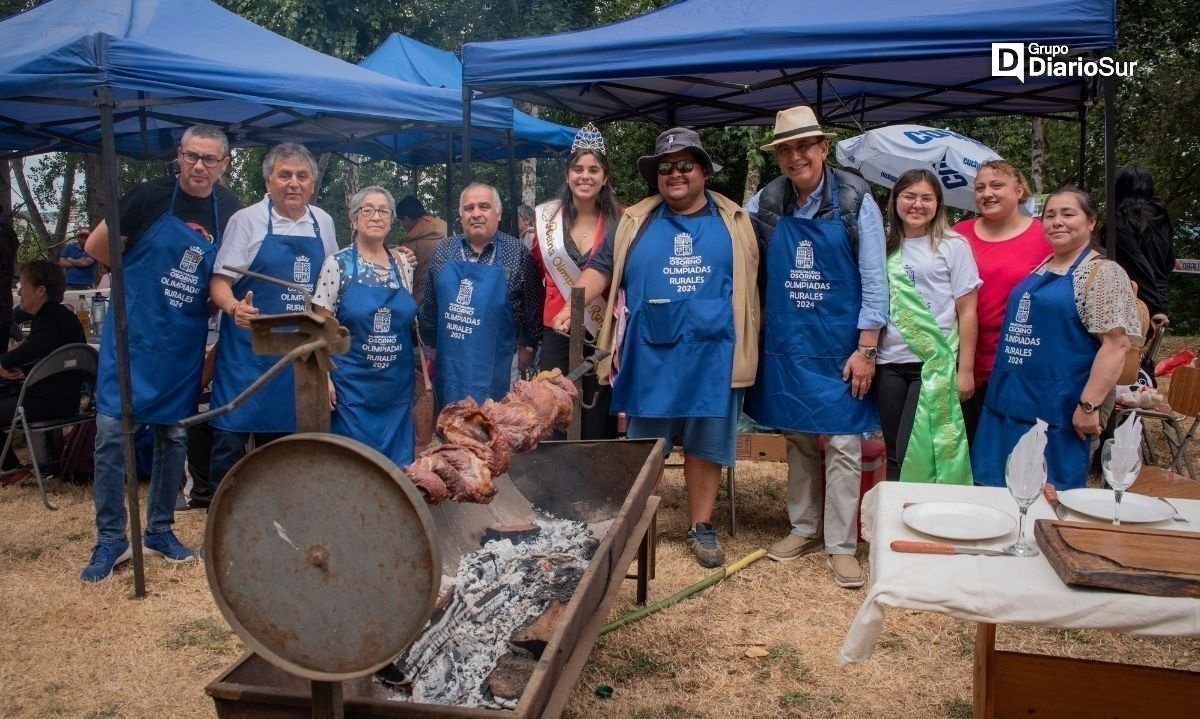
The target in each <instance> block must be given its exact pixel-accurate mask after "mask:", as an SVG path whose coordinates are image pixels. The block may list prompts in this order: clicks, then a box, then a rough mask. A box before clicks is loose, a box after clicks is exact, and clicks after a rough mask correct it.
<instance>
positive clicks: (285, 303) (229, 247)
mask: <svg viewBox="0 0 1200 719" xmlns="http://www.w3.org/2000/svg"><path fill="white" fill-rule="evenodd" d="M262 171H263V181H264V183H265V184H266V189H267V192H266V195H265V196H263V199H262V200H261V201H259V202H257V203H255V204H253V205H251V206H250V207H247V208H246V209H244V210H242V211H241V212H239V213H237V214H236V215H234V216H233V217H232V218H231V219H230V221H229V231H228V232H227V233H226V237H225V241H224V242H222V243H221V250H220V252H218V253H217V262H216V266H215V267H214V268H213V276H212V282H211V283H210V289H211V292H212V298H213V303H214V304H215V305H216V306H217V308H218V309H219V310H221V339H220V341H219V342H217V359H216V365H215V367H214V370H213V390H212V405H213V406H214V407H219V406H221V405H224V404H228V403H229V402H230V401H232V400H233V399H234V398H235V397H237V396H238V395H239V394H241V392H242V390H244V389H246V388H247V387H249V386H250V385H251V384H252V383H253V382H254V381H255V380H257V379H258V378H259V377H261V376H262V374H263V373H264V372H266V371H267V370H268V369H269V368H270V367H271V366H272V365H274V364H275V362H276V361H278V360H279V356H278V355H260V354H256V353H255V352H254V350H253V348H252V347H251V346H250V345H251V342H250V329H249V328H250V318H251V317H254V316H256V315H259V314H264V315H273V314H286V313H291V312H303V311H304V310H305V302H304V295H303V293H301V292H299V291H297V290H295V289H292V288H289V287H283V286H281V285H277V284H275V283H272V282H266V281H264V280H259V279H255V278H252V277H246V276H244V275H241V274H239V273H237V272H235V271H233V269H231V268H235V267H237V268H246V269H249V270H251V271H252V272H256V273H258V274H260V275H266V276H268V277H274V278H276V279H280V280H284V281H287V282H293V283H295V284H299V285H302V286H304V287H306V288H307V289H308V291H309V293H310V294H311V293H312V292H313V290H314V289H315V288H316V283H317V278H318V277H319V275H320V272H321V266H322V265H323V264H324V262H325V257H326V256H328V255H331V254H333V253H334V252H337V249H338V246H337V238H336V237H335V236H334V224H333V218H332V217H330V216H329V213H327V212H325V211H324V210H322V209H321V208H319V207H314V206H313V205H310V204H308V203H309V200H311V199H312V197H313V194H314V192H315V191H316V183H317V161H316V159H314V158H313V156H312V154H311V153H310V152H309V151H308V149H307V148H305V147H304V146H303V145H300V144H297V143H294V142H285V143H282V144H279V145H276V146H275V147H272V148H271V149H270V150H269V151H267V154H266V157H264V158H263V168H262ZM211 425H212V427H213V449H212V461H211V463H210V470H211V477H210V479H211V481H212V484H213V486H214V487H216V486H219V485H220V483H221V480H222V479H223V478H224V477H225V475H226V474H227V473H228V472H229V470H230V469H232V468H233V465H234V464H236V463H237V461H238V460H239V459H241V458H242V456H243V455H244V454H245V452H246V443H247V442H248V441H249V439H250V438H251V436H253V437H254V439H255V442H256V443H257V444H259V445H261V444H263V443H265V442H269V441H271V440H272V439H277V438H279V437H281V436H283V435H285V434H290V433H292V432H295V431H296V392H295V372H294V370H293V369H292V368H291V367H288V368H287V369H285V370H284V371H282V372H280V373H279V374H278V375H276V376H275V377H274V378H273V379H272V380H271V381H270V382H268V383H267V384H266V385H264V386H263V387H262V388H261V389H259V390H258V391H257V392H256V393H254V394H253V395H251V396H250V397H249V398H247V400H246V402H245V403H244V404H242V405H241V406H240V407H238V408H237V409H235V410H233V411H232V412H229V413H227V414H224V415H221V416H220V417H217V418H215V419H213V420H212V422H211Z"/></svg>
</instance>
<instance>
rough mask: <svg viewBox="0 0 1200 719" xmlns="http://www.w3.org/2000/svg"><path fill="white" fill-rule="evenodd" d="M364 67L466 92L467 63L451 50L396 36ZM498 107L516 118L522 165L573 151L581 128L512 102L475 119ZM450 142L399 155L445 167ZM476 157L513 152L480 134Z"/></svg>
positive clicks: (473, 148)
mask: <svg viewBox="0 0 1200 719" xmlns="http://www.w3.org/2000/svg"><path fill="white" fill-rule="evenodd" d="M359 66H360V67H365V68H367V69H369V70H374V71H375V72H378V73H382V74H384V75H388V76H390V77H394V78H397V79H400V80H404V81H406V82H411V83H415V84H419V85H428V86H429V87H439V88H449V89H461V88H462V63H460V62H459V61H458V57H456V56H455V55H454V53H452V52H450V51H448V50H441V49H438V48H436V47H432V46H430V45H426V44H425V43H423V42H419V41H417V40H413V39H412V38H410V37H406V36H404V35H401V34H400V33H392V35H390V36H389V37H388V38H387V39H386V40H384V41H383V43H382V44H381V45H380V46H379V47H378V48H376V49H375V51H374V52H372V53H371V54H370V55H368V56H367V57H366V59H364V60H363V61H362V62H361V63H359ZM497 104H499V105H500V106H501V107H502V108H503V109H506V110H508V111H511V113H512V117H513V128H512V131H513V154H514V156H515V157H517V158H518V159H523V158H526V157H558V156H563V155H566V154H568V153H569V152H570V151H571V142H572V141H573V140H574V138H575V133H576V131H577V130H576V128H573V127H567V126H566V125H558V124H555V123H553V122H547V121H545V120H541V119H538V118H536V117H533V116H532V115H529V114H527V113H524V112H521V111H519V110H515V109H513V107H512V102H511V101H510V100H507V99H493V100H484V101H481V102H476V103H474V104H473V105H472V108H471V112H472V118H474V113H475V112H476V111H478V110H479V109H481V108H491V107H493V106H495V105H497ZM461 148H462V145H461V141H460V140H458V139H456V140H455V147H454V150H453V152H454V156H455V157H458V156H459V155H460V154H461ZM445 152H446V145H445V142H439V143H437V144H436V145H433V144H428V143H422V142H421V141H419V140H418V141H417V142H415V143H414V146H413V149H412V150H411V151H409V152H407V153H405V152H403V151H401V152H400V153H399V154H400V156H401V157H404V158H405V160H407V161H408V162H409V163H410V164H433V163H435V162H445V161H446V159H447V158H446V154H445ZM471 154H472V155H473V156H474V157H475V158H476V159H478V160H483V161H492V162H496V161H501V160H506V159H507V157H508V151H507V149H506V148H505V140H504V139H503V138H502V137H497V136H496V135H495V134H478V135H476V136H475V137H474V138H473V139H472V142H471Z"/></svg>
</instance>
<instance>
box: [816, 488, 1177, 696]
mask: <svg viewBox="0 0 1200 719" xmlns="http://www.w3.org/2000/svg"><path fill="white" fill-rule="evenodd" d="M924 501H962V502H972V503H975V504H981V505H986V506H989V507H994V508H996V509H999V510H1001V511H1004V512H1008V513H1010V514H1013V515H1014V516H1015V515H1016V511H1017V509H1016V503H1015V502H1014V501H1013V500H1012V498H1011V496H1010V495H1009V493H1008V490H1006V489H1002V488H991V487H960V486H946V485H929V484H907V483H898V482H884V483H882V484H880V485H878V486H876V487H875V488H874V489H873V490H871V491H870V492H868V493H867V495H866V496H865V497H864V498H863V503H862V526H863V534H864V537H865V538H866V539H868V540H869V541H870V542H871V565H870V568H871V584H870V586H869V588H868V590H867V596H866V599H865V600H864V602H863V605H862V607H861V608H860V609H859V611H858V614H857V615H856V616H855V618H854V621H853V623H852V624H851V626H850V631H849V632H848V633H847V635H846V640H845V643H844V644H843V646H842V651H841V655H840V657H839V659H840V661H841V662H842V663H843V664H847V663H851V662H861V661H865V660H866V659H868V658H869V657H870V656H871V654H872V652H873V651H874V649H875V643H876V642H877V641H878V639H879V634H880V631H881V630H882V628H883V619H884V609H885V608H888V607H895V608H900V609H920V610H926V611H932V612H940V613H942V614H948V615H950V616H952V617H955V618H958V619H965V620H967V621H973V622H977V623H978V629H977V633H976V649H975V668H976V676H975V716H976V717H993V716H1026V715H1027V712H1029V710H1030V709H1031V708H1035V706H1034V704H1031V703H1029V702H1030V701H1043V700H1046V699H1047V697H1046V696H1025V694H1029V693H1030V692H1033V693H1035V694H1037V693H1038V692H1037V691H1036V689H1037V687H1038V685H1039V684H1040V685H1042V686H1043V687H1044V688H1045V690H1043V691H1041V692H1040V694H1041V695H1046V694H1048V693H1050V692H1049V691H1046V690H1053V693H1054V694H1055V695H1056V696H1055V697H1051V698H1050V699H1052V700H1054V701H1059V700H1062V701H1063V702H1068V703H1073V704H1071V706H1073V707H1074V709H1072V710H1067V709H1064V708H1063V706H1060V705H1058V704H1054V705H1053V706H1047V705H1045V704H1042V705H1038V706H1037V707H1036V714H1037V716H1054V717H1063V716H1081V717H1082V716H1095V715H1096V714H1095V713H1094V712H1095V711H1096V710H1097V708H1098V707H1103V711H1104V715H1105V716H1139V715H1145V716H1156V717H1167V716H1176V714H1172V713H1170V710H1169V708H1168V709H1167V710H1163V711H1157V712H1156V713H1152V714H1146V713H1144V712H1145V711H1146V709H1147V707H1146V706H1145V704H1144V700H1145V699H1146V695H1147V694H1151V693H1152V694H1154V695H1156V696H1157V695H1172V696H1173V697H1174V700H1175V702H1176V703H1177V705H1178V706H1179V707H1182V706H1183V702H1184V700H1183V698H1182V697H1185V696H1187V692H1190V695H1191V696H1192V697H1193V698H1194V699H1195V698H1200V673H1191V672H1177V671H1172V670H1165V669H1151V668H1147V667H1129V666H1125V665H1117V664H1110V663H1106V662H1085V661H1083V660H1074V659H1065V658H1060V657H1046V656H1036V657H1034V656H1032V655H1023V654H1017V653H1013V652H997V651H995V627H996V624H1029V625H1037V626H1045V627H1056V628H1062V629H1084V628H1090V629H1105V630H1109V631H1115V632H1122V633H1127V634H1137V635H1146V636H1188V637H1200V599H1188V598H1179V597H1150V596H1144V595H1139V594H1130V593H1125V592H1113V591H1105V590H1098V589H1083V588H1073V587H1069V586H1067V585H1066V584H1064V583H1063V582H1062V580H1060V579H1059V577H1058V575H1057V574H1056V573H1055V572H1054V569H1053V568H1052V567H1051V566H1050V564H1049V563H1048V562H1047V561H1046V559H1045V557H1042V556H1040V555H1039V556H1038V557H1034V558H1028V557H982V556H973V555H955V556H945V555H926V554H903V553H898V552H893V551H892V550H891V549H890V547H889V545H890V544H891V542H892V541H893V540H896V539H913V540H925V541H929V540H930V538H929V537H927V536H924V535H921V534H918V533H916V532H914V531H913V530H911V529H909V528H908V527H907V526H905V525H904V523H903V522H902V521H901V519H900V513H901V510H902V505H903V504H904V503H905V502H924ZM1172 503H1173V504H1175V505H1176V506H1177V507H1178V508H1179V511H1180V513H1181V514H1183V515H1184V516H1186V517H1187V518H1188V519H1190V520H1191V524H1190V525H1185V524H1177V523H1174V522H1171V521H1170V520H1166V521H1165V522H1162V523H1158V524H1156V525H1152V526H1154V527H1155V528H1158V529H1172V530H1174V529H1179V530H1184V531H1186V530H1191V531H1200V501H1198V500H1186V499H1178V500H1172ZM1054 518H1055V517H1054V513H1053V511H1052V510H1051V509H1050V506H1049V505H1048V504H1047V503H1046V501H1045V499H1040V498H1039V500H1038V501H1037V503H1036V504H1034V505H1033V506H1032V507H1031V508H1030V510H1029V515H1028V517H1027V518H1026V533H1027V536H1028V541H1029V542H1030V543H1034V539H1033V521H1034V520H1037V519H1054ZM1072 518H1073V519H1079V517H1072ZM1014 539H1015V530H1014V533H1013V534H1012V535H1009V536H1007V537H1002V538H1000V539H996V540H990V541H981V542H955V544H961V545H966V546H978V547H987V548H1003V547H1005V546H1007V545H1008V544H1011V543H1012V542H1013V540H1014ZM1047 672H1049V674H1047ZM1085 674H1086V675H1088V676H1090V677H1099V678H1098V679H1097V678H1089V679H1087V680H1084V679H1083V678H1082V677H1083V675H1085ZM1147 687H1156V689H1154V691H1153V692H1150V691H1143V690H1145V689H1146V688H1147ZM1064 690H1067V691H1066V693H1065V694H1064ZM1071 691H1075V692H1078V693H1079V695H1078V696H1075V695H1072V694H1071V693H1070V692H1071ZM1179 692H1184V694H1179ZM1122 697H1124V699H1125V700H1126V701H1138V702H1140V703H1139V704H1138V705H1137V706H1138V707H1139V708H1138V709H1136V710H1134V711H1133V712H1132V713H1122V711H1121V709H1120V702H1121V698H1122ZM1088 700H1095V701H1096V702H1097V704H1095V705H1094V706H1093V707H1092V708H1088V707H1087V706H1086V704H1087V702H1088ZM1198 703H1200V702H1197V701H1193V702H1192V704H1191V705H1190V706H1189V707H1188V708H1189V710H1190V711H1189V712H1188V713H1187V714H1178V715H1179V716H1196V715H1197V713H1198V712H1200V709H1198V708H1197V706H1196V705H1197V704H1198Z"/></svg>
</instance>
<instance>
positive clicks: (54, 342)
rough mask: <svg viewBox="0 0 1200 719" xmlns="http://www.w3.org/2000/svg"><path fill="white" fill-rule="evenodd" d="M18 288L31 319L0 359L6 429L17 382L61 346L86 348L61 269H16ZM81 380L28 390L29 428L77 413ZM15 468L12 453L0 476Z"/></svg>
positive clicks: (15, 478)
mask: <svg viewBox="0 0 1200 719" xmlns="http://www.w3.org/2000/svg"><path fill="white" fill-rule="evenodd" d="M19 275H20V278H21V284H20V285H19V287H18V288H17V296H18V297H19V298H20V300H21V305H20V309H21V310H22V311H24V312H25V313H27V314H29V315H31V316H32V317H33V322H32V324H31V325H30V330H29V337H27V338H26V339H25V341H24V342H22V343H21V344H19V345H17V346H16V347H15V348H14V349H13V350H12V351H11V352H8V353H6V354H3V355H0V377H3V378H4V380H5V382H4V385H3V387H2V389H0V395H2V396H0V422H3V423H4V426H7V425H8V424H9V423H11V422H12V419H13V417H14V416H15V414H16V409H17V398H18V395H20V393H21V387H20V382H21V381H23V380H24V379H25V373H26V372H28V371H29V370H31V369H33V366H34V365H36V364H37V363H38V362H39V361H41V360H42V359H43V358H44V357H45V356H46V355H48V354H50V353H51V352H53V351H54V350H56V349H58V348H59V347H62V346H63V345H69V344H75V343H79V342H85V341H86V339H85V338H84V335H83V327H82V326H81V325H80V324H79V318H78V317H76V316H75V312H74V310H72V309H71V308H70V307H66V306H64V305H63V304H62V299H63V293H64V292H65V291H66V287H67V280H66V275H65V274H64V272H63V268H61V267H59V266H58V265H57V264H55V263H53V262H50V261H49V260H34V261H32V262H26V263H25V264H23V265H21V267H20V268H19ZM82 384H83V377H82V376H81V375H80V374H79V373H78V372H64V373H62V374H59V375H56V376H54V377H50V378H48V379H46V380H43V381H42V382H39V383H37V384H36V385H35V386H33V387H30V388H29V392H28V394H26V396H25V412H26V417H27V418H28V419H29V420H30V421H31V422H38V421H44V420H48V419H55V418H58V417H67V416H70V415H73V414H77V413H78V412H79V393H80V389H81V386H82ZM18 466H19V463H18V462H17V458H16V457H15V456H14V455H13V454H12V451H11V450H10V451H9V453H8V454H6V455H4V458H3V460H2V469H3V471H4V472H8V471H10V470H13V469H16V468H17V467H18ZM28 474H29V473H28V472H21V473H18V474H14V475H11V476H9V477H7V478H5V480H4V484H14V483H16V482H19V481H21V480H22V479H24V478H25V477H26V476H28Z"/></svg>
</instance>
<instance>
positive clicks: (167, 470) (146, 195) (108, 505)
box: [80, 125, 241, 582]
mask: <svg viewBox="0 0 1200 719" xmlns="http://www.w3.org/2000/svg"><path fill="white" fill-rule="evenodd" d="M178 159H179V176H178V177H177V178H176V177H162V178H157V179H154V180H150V181H148V182H144V183H142V184H140V185H138V186H137V187H135V188H133V189H132V190H130V191H129V193H128V194H127V195H125V196H124V197H123V198H121V203H120V207H119V212H120V222H121V231H122V240H123V241H124V244H125V246H124V250H123V254H122V258H123V263H124V272H123V276H124V278H125V308H126V309H125V311H126V312H127V318H128V327H129V329H128V341H129V365H130V367H129V369H130V373H131V378H130V379H131V384H132V386H133V414H134V417H133V421H134V422H135V423H137V424H149V425H150V426H151V427H152V428H153V431H154V465H153V469H152V470H151V474H150V492H149V494H148V495H147V498H146V530H145V535H144V536H143V538H142V543H143V546H144V547H145V548H146V551H147V552H149V553H151V554H158V555H160V556H162V557H164V558H166V560H167V561H168V562H187V561H191V560H193V559H195V555H194V554H193V553H192V551H191V550H190V549H188V548H187V547H185V546H183V544H181V543H180V542H179V540H178V539H177V538H176V537H175V534H174V532H172V531H171V526H172V525H173V524H174V521H175V495H176V494H177V493H178V492H179V483H180V480H182V479H183V464H184V457H185V456H186V454H187V440H186V433H185V431H184V430H182V429H179V428H177V427H176V426H175V423H176V422H178V421H179V420H181V419H183V418H184V417H187V416H189V415H192V414H195V411H196V403H197V401H198V399H199V395H200V372H201V366H202V364H203V361H204V344H205V340H206V338H207V335H208V317H209V304H208V300H209V296H208V295H209V293H208V285H209V276H210V275H211V273H212V268H213V261H214V259H215V257H216V254H217V246H218V245H219V244H220V242H221V237H222V234H223V231H224V229H225V225H226V223H227V222H228V221H229V218H230V216H231V215H233V214H234V213H235V212H237V211H238V210H239V209H240V208H241V203H239V202H238V199H237V195H235V194H233V192H231V191H230V190H228V189H227V188H225V187H222V186H221V185H218V184H216V182H217V178H219V177H220V176H221V173H222V172H224V171H225V169H226V168H227V167H228V166H229V143H228V141H227V140H226V139H225V135H224V134H223V133H222V132H221V131H220V130H218V129H217V128H215V127H212V126H211V125H196V126H193V127H191V128H189V129H188V130H187V131H186V132H184V133H183V138H182V139H181V141H180V144H179V155H178ZM86 249H87V252H88V254H89V255H91V256H92V257H95V258H96V259H97V260H99V261H100V262H102V263H104V264H108V263H109V254H108V227H107V226H106V225H105V223H103V222H101V223H100V225H99V226H98V227H97V228H96V229H95V230H94V231H93V232H92V233H91V235H89V236H88V241H87V247H86ZM116 365H117V360H116V344H115V336H114V333H112V332H105V333H104V335H103V339H102V341H101V346H100V371H99V376H98V378H97V389H96V402H97V408H98V410H99V412H98V413H97V414H96V455H95V487H94V490H93V496H94V498H95V503H96V533H97V536H98V539H97V542H96V546H95V548H94V549H93V550H92V559H91V562H90V563H89V564H88V566H87V567H86V568H85V569H84V570H83V573H82V574H81V575H80V579H82V580H83V581H85V582H98V581H101V580H103V579H107V578H108V577H109V576H110V575H111V574H112V570H113V567H115V566H116V565H117V564H120V563H121V562H124V561H126V560H128V559H129V558H130V557H131V556H132V552H131V551H130V548H129V540H128V538H127V537H126V533H125V522H126V520H127V519H128V517H127V515H126V509H125V501H124V498H125V451H124V449H125V448H124V437H123V433H122V428H121V397H120V394H119V391H118V389H117V369H116Z"/></svg>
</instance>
